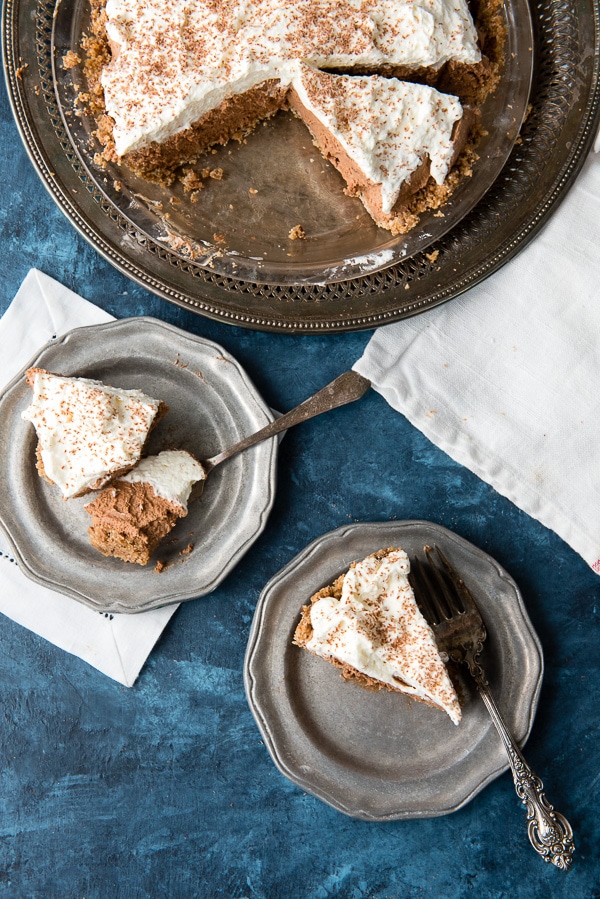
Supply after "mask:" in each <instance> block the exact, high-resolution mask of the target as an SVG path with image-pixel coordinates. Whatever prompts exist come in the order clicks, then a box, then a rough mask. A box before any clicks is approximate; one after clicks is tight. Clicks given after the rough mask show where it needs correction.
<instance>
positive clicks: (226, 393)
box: [0, 317, 277, 612]
mask: <svg viewBox="0 0 600 899" xmlns="http://www.w3.org/2000/svg"><path fill="white" fill-rule="evenodd" d="M30 364H31V365H37V366H39V367H40V368H45V369H47V370H48V371H54V372H57V373H59V374H65V375H74V376H77V377H90V378H96V379H97V380H100V381H103V382H104V383H105V384H111V385H114V386H123V387H126V388H130V387H131V388H140V389H143V390H144V391H146V392H147V393H149V394H150V395H151V396H156V397H158V398H160V399H162V400H163V401H164V402H166V403H167V405H168V406H169V411H168V412H167V414H166V416H165V418H164V420H163V421H161V422H160V424H159V426H158V427H157V428H156V429H155V430H154V431H153V432H152V434H151V435H150V439H149V443H148V453H149V454H153V453H158V452H160V451H161V450H163V449H173V448H177V449H186V450H188V452H191V453H193V454H194V455H196V456H197V457H198V458H201V459H205V458H207V457H208V456H211V455H213V454H214V453H216V452H219V451H220V450H222V449H223V448H224V447H227V446H232V445H233V444H234V443H237V441H238V440H241V439H242V437H246V436H247V435H248V434H253V433H254V432H255V431H257V430H259V428H261V427H263V426H264V425H266V424H268V422H269V421H271V420H272V417H273V416H272V413H271V411H270V410H269V408H268V407H267V406H266V404H265V403H264V401H263V399H262V398H261V397H260V395H259V394H258V392H257V390H256V388H255V387H254V385H253V384H252V382H251V381H250V379H249V378H248V376H247V374H246V373H245V371H244V370H243V369H242V367H241V366H240V364H239V363H238V362H237V361H236V360H235V359H234V358H233V357H232V356H231V355H230V354H229V353H227V352H226V351H225V350H224V349H223V348H222V347H221V346H219V345H218V344H216V343H213V342H212V341H209V340H205V339H203V338H201V337H195V336H193V335H191V334H187V333H186V332H185V331H181V330H180V329H178V328H174V327H172V326H171V325H167V324H166V323H164V322H161V321H158V320H156V319H152V318H144V317H141V318H129V319H120V320H118V321H116V322H109V323H108V324H103V325H92V326H90V327H87V328H77V329H75V330H73V331H69V332H68V333H67V334H65V335H64V336H63V337H60V338H58V339H57V340H52V341H50V342H49V343H48V344H47V345H46V346H44V347H42V348H41V349H40V351H39V352H38V353H37V354H36V356H35V359H33V360H32V361H31V363H30ZM27 367H29V366H27ZM30 400H31V391H30V389H29V388H28V386H27V384H26V383H25V378H24V377H23V373H21V374H20V375H17V376H16V377H15V378H14V379H13V380H12V381H11V382H10V384H9V385H8V386H7V387H6V388H5V390H4V391H3V392H2V395H1V396H0V480H1V481H2V483H3V485H4V487H3V489H2V491H1V492H0V529H1V530H2V531H3V532H4V533H5V534H6V536H7V537H8V539H9V541H10V543H11V547H12V549H13V551H14V554H15V558H16V560H17V562H18V564H19V567H20V568H21V570H22V571H23V573H24V574H26V575H28V576H29V577H30V578H32V579H33V580H34V581H36V582H37V583H40V584H42V585H44V586H46V587H50V588H51V589H53V590H58V591H60V592H61V593H66V594H67V595H68V596H72V597H73V598H74V599H77V600H79V601H80V602H82V603H84V604H85V605H88V606H90V607H91V608H93V609H96V610H98V611H99V612H143V611H146V610H148V609H153V608H158V607H159V606H163V605H168V604H169V603H174V602H183V601H184V600H189V599H195V598H196V597H198V596H203V595H205V594H206V593H210V592H211V591H212V590H214V589H215V588H216V587H217V586H218V584H220V583H221V581H222V580H223V579H224V578H225V577H226V575H227V574H229V572H230V571H231V570H232V569H233V568H234V567H235V565H236V564H237V563H238V562H239V560H240V559H241V558H242V556H243V555H244V554H245V553H246V552H247V551H248V550H249V549H250V547H251V546H252V544H253V543H254V541H255V540H256V539H257V538H258V537H259V535H260V534H261V533H262V531H263V530H264V527H265V525H266V523H267V520H268V517H269V512H270V510H271V507H272V505H273V501H274V499H275V489H276V474H277V441H276V440H275V439H272V440H268V441H265V442H264V443H261V444H260V445H258V446H255V447H252V449H250V450H248V451H247V452H245V453H241V454H240V455H239V456H238V457H237V458H235V459H232V460H231V461H230V462H228V463H227V465H224V466H223V470H217V471H215V472H214V473H213V474H212V475H211V477H210V479H209V481H207V484H206V489H205V490H204V492H203V493H202V497H201V498H200V499H198V500H196V501H194V502H190V504H189V511H188V515H187V516H186V517H185V518H182V519H181V520H180V521H179V522H178V523H177V525H176V527H175V528H174V530H173V532H172V533H171V534H170V535H169V536H168V537H167V538H166V539H165V540H164V541H163V543H162V544H161V546H160V547H159V548H158V550H157V551H156V553H155V554H154V558H153V560H151V562H150V564H149V565H146V566H140V565H132V564H129V563H126V562H122V561H120V560H119V559H115V558H112V557H110V558H107V557H105V556H103V555H101V554H100V553H99V552H98V551H97V550H95V549H94V548H93V547H92V546H91V544H90V542H89V539H88V535H87V529H88V527H89V525H90V517H89V515H88V514H87V512H86V511H85V505H86V503H88V502H89V501H90V499H91V497H90V496H89V495H88V496H82V497H79V498H73V499H70V500H68V501H66V502H65V500H64V499H63V498H62V494H61V493H60V492H59V491H58V490H57V488H56V487H54V486H52V485H50V484H48V483H46V481H45V480H44V479H43V478H40V477H39V475H38V472H37V470H36V452H35V448H36V442H37V441H36V436H35V430H34V428H33V427H32V426H31V424H30V423H29V422H26V421H24V420H23V419H22V418H21V413H22V412H23V410H24V409H26V408H27V406H28V404H29V402H30ZM190 547H193V549H192V550H191V552H188V550H189V549H190ZM157 561H161V562H162V563H163V564H164V566H165V567H164V570H162V571H161V572H160V573H158V572H156V571H155V570H154V566H155V563H156V562H157Z"/></svg>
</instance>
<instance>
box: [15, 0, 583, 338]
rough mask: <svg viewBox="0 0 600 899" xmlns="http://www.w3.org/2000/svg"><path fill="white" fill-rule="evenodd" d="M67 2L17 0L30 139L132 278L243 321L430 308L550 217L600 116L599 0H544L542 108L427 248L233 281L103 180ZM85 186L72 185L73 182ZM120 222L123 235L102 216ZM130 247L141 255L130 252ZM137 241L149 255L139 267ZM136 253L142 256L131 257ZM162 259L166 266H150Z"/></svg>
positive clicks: (90, 232)
mask: <svg viewBox="0 0 600 899" xmlns="http://www.w3.org/2000/svg"><path fill="white" fill-rule="evenodd" d="M54 9H55V2H54V0H4V5H3V16H2V28H3V39H2V47H3V55H4V68H5V75H6V81H7V87H8V93H9V97H10V101H11V104H12V107H13V112H14V115H15V119H16V122H17V125H18V127H19V130H20V132H21V136H22V138H23V141H24V144H25V147H26V149H27V152H28V153H29V156H30V158H31V160H32V162H33V164H34V166H35V168H36V170H37V171H38V174H39V175H40V177H41V178H42V181H43V182H44V184H45V186H46V187H47V189H48V190H49V192H50V194H51V195H52V197H53V199H54V200H55V201H56V203H57V204H58V206H59V207H60V209H61V210H62V211H63V212H64V214H65V215H66V216H67V218H68V219H69V220H70V221H71V223H72V224H73V225H74V226H75V228H76V229H77V230H78V231H79V232H80V233H81V234H82V236H83V237H85V238H86V239H87V240H88V241H89V242H90V243H91V244H92V246H94V247H95V249H96V250H97V251H98V252H99V253H101V255H103V256H104V257H105V258H106V259H107V260H108V261H109V262H110V263H111V264H112V265H114V266H115V267H116V268H117V269H119V270H120V271H121V272H122V273H123V274H125V275H126V276H127V277H129V278H131V279H132V280H133V281H135V282H137V283H138V284H140V285H142V286H143V287H145V288H147V289H149V290H151V291H152V292H154V293H156V294H157V295H159V296H161V297H163V298H164V299H166V300H169V301H170V302H172V303H174V304H176V305H179V306H182V307H184V308H187V309H191V310H192V311H195V312H198V313H199V314H202V315H205V316H207V317H208V318H213V319H216V320H220V321H224V322H228V323H230V324H235V325H238V326H241V327H247V328H255V329H259V330H264V331H283V332H321V333H322V332H338V331H355V330H362V329H367V328H373V327H376V326H379V325H382V324H387V323H389V322H392V321H396V320H398V319H401V318H405V317H408V316H411V315H415V314H417V313H419V312H423V311H425V310H426V309H429V308H431V307H433V306H436V305H439V304H440V303H443V302H445V301H447V300H449V299H451V298H452V297H455V296H457V295H459V294H461V293H463V292H464V291H466V290H467V289H468V288H470V287H472V286H473V285H474V284H476V283H478V282H480V281H482V280H484V279H485V278H486V277H488V276H489V275H490V274H492V273H493V272H494V271H496V270H497V269H499V268H500V267H501V266H502V265H503V264H504V263H506V262H507V261H508V260H509V259H511V258H512V257H513V256H515V255H516V253H517V252H519V250H521V249H522V248H523V247H524V246H525V245H526V244H527V243H528V242H529V240H531V238H532V237H533V236H534V235H535V234H536V233H537V231H538V230H539V229H540V228H541V227H542V225H543V224H544V222H545V221H546V219H547V217H548V216H549V215H550V213H551V212H552V211H553V210H554V209H555V207H556V206H557V204H558V203H559V202H560V201H561V200H562V199H563V197H564V196H565V194H566V192H567V190H568V188H569V187H570V185H571V184H572V182H573V180H574V178H575V176H576V175H577V173H578V172H579V170H580V168H581V166H582V165H583V162H584V160H585V157H586V155H587V152H588V151H589V149H590V147H591V145H592V143H593V140H594V136H595V133H596V130H597V128H598V125H599V123H600V53H599V46H600V21H599V20H600V10H599V8H598V5H597V3H596V2H595V0H573V2H570V0H538V2H532V3H531V15H532V20H533V27H534V35H535V47H534V57H535V59H534V77H533V88H532V95H531V96H532V100H531V112H530V114H529V116H528V118H527V121H526V123H525V125H524V126H523V129H522V131H521V136H520V141H519V143H518V145H517V146H516V147H515V149H514V151H513V153H512V154H511V157H510V159H509V161H508V163H507V164H506V166H505V168H504V169H503V171H502V173H501V175H500V176H499V178H498V179H497V181H496V182H495V184H494V185H493V187H492V188H491V189H490V191H489V192H488V193H487V194H486V196H485V197H484V198H483V200H482V201H481V202H480V203H479V204H478V205H477V206H476V208H475V209H474V210H473V211H472V213H471V214H469V215H468V216H467V217H466V218H465V219H464V220H463V221H462V222H460V223H459V224H458V225H457V226H456V227H455V228H454V229H452V231H450V232H449V234H447V235H446V236H445V237H444V238H442V239H441V240H440V241H439V242H437V243H436V244H435V245H434V246H432V247H428V249H427V253H428V254H429V256H431V254H432V251H433V250H434V249H435V250H437V251H438V256H437V259H436V260H435V261H431V259H430V258H428V256H427V255H426V254H425V252H423V253H420V254H417V255H415V256H412V257H411V258H410V259H407V260H406V261H404V262H402V263H400V264H398V265H394V266H392V267H391V268H388V269H384V270H382V271H380V272H375V273H372V274H369V275H365V276H363V277H361V278H357V279H353V280H348V281H342V282H339V283H335V284H325V285H286V286H283V285H262V284H250V283H248V282H245V281H238V280H235V279H233V278H225V277H222V276H220V275H217V274H215V273H213V272H211V271H210V270H208V269H204V268H201V267H200V266H198V265H194V264H193V263H192V262H188V261H186V260H183V259H181V257H179V256H177V255H175V254H174V253H171V252H169V251H168V250H167V249H166V248H165V247H163V246H160V245H159V244H155V243H153V242H151V241H149V240H148V238H147V237H146V235H144V234H141V233H140V232H139V231H138V229H136V228H135V227H134V226H132V224H131V222H129V221H128V220H127V219H126V218H124V217H123V216H121V214H120V213H119V211H118V210H117V209H116V208H115V207H114V206H113V205H112V203H110V202H109V201H108V199H107V198H106V197H105V196H104V194H103V193H102V191H101V190H99V188H98V186H97V185H96V184H94V183H93V182H91V181H90V179H89V177H88V176H87V173H86V172H85V171H84V170H83V167H82V165H81V163H80V161H79V160H78V158H77V155H76V153H75V151H74V149H73V147H72V145H71V142H70V139H69V136H68V134H67V132H66V131H65V129H64V125H63V123H62V120H61V116H60V111H59V107H58V103H57V101H56V95H55V90H54V81H53V77H52V59H51V36H52V24H53V15H54ZM74 183H75V184H77V187H73V184H74ZM99 218H100V219H101V220H105V219H107V218H108V219H110V221H111V226H113V227H114V232H115V238H116V239H115V241H109V240H108V239H106V238H105V237H104V236H103V235H102V234H101V233H100V230H99V229H98V228H97V227H96V225H95V221H96V220H98V219H99ZM124 243H125V244H126V245H127V246H128V247H129V254H126V253H124V252H123V250H122V249H121V246H122V244H124ZM136 252H137V253H138V254H139V255H143V265H144V267H142V266H141V265H138V264H136V262H135V261H134V260H135V256H136ZM130 257H133V259H132V258H130ZM149 261H152V262H153V263H154V266H153V267H154V269H155V271H150V266H149V265H148V263H149Z"/></svg>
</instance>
